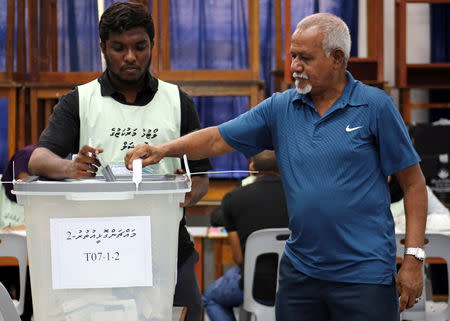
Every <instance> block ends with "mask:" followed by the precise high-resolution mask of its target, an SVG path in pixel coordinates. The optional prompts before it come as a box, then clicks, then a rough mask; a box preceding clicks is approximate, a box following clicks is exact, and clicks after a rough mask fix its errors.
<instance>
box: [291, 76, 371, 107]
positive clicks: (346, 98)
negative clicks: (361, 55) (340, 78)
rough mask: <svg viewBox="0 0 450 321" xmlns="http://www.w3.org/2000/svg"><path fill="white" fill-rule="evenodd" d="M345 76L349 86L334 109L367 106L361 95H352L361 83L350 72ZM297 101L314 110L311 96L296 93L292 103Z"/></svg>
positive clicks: (346, 86)
mask: <svg viewBox="0 0 450 321" xmlns="http://www.w3.org/2000/svg"><path fill="white" fill-rule="evenodd" d="M345 75H346V76H347V84H346V85H345V88H344V91H343V92H342V95H341V97H339V98H338V100H337V101H336V102H335V103H334V106H333V109H338V108H344V107H345V106H347V105H350V106H361V105H364V104H366V102H365V101H363V99H362V97H361V95H352V93H353V91H354V89H355V87H356V86H357V85H358V83H359V81H357V80H355V78H353V76H352V74H351V73H350V72H349V71H348V70H346V71H345ZM295 101H301V102H303V103H304V104H306V105H308V106H310V107H312V108H313V106H314V104H313V102H312V100H311V98H310V95H309V94H300V93H298V92H297V91H296V93H295V95H294V97H293V99H292V102H295Z"/></svg>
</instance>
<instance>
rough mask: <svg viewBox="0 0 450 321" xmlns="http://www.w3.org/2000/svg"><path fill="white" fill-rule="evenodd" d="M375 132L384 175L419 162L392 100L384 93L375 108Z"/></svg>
mask: <svg viewBox="0 0 450 321" xmlns="http://www.w3.org/2000/svg"><path fill="white" fill-rule="evenodd" d="M376 111H377V116H376V134H377V143H378V149H379V155H380V164H381V169H382V171H383V173H384V175H385V176H389V175H391V174H394V173H397V172H398V171H401V170H402V169H405V168H407V167H410V166H412V165H414V164H416V163H418V162H420V157H419V155H418V154H417V152H416V151H415V149H414V147H413V145H412V142H411V139H410V137H409V133H408V130H407V128H406V126H405V123H404V122H403V119H402V117H401V115H400V113H399V112H398V110H397V108H395V105H394V102H393V101H392V99H391V98H390V97H389V96H388V95H386V94H385V95H384V96H383V97H382V98H381V99H380V100H379V102H378V106H377V108H376Z"/></svg>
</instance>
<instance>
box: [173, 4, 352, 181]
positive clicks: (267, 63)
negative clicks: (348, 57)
mask: <svg viewBox="0 0 450 321" xmlns="http://www.w3.org/2000/svg"><path fill="white" fill-rule="evenodd" d="M259 4H260V56H261V66H260V70H261V75H260V77H261V79H263V80H264V81H265V84H266V86H267V88H268V93H269V94H271V93H273V79H272V76H271V74H270V70H273V69H275V57H274V38H275V31H274V30H275V28H274V25H275V22H274V16H275V14H274V4H273V1H270V0H260V2H259ZM291 6H292V11H291V13H292V18H291V19H292V21H293V23H292V31H293V30H294V29H295V26H296V24H297V22H298V21H300V20H301V19H302V18H303V17H305V16H307V15H309V14H312V13H315V12H331V13H334V14H336V15H338V16H340V17H342V18H343V20H344V21H346V23H347V24H348V25H349V28H350V30H351V35H352V41H353V46H352V48H353V49H352V52H351V54H352V55H354V56H356V55H357V51H356V50H357V47H358V45H357V39H358V29H357V26H358V6H357V2H356V5H355V3H354V1H352V0H304V1H292V4H291ZM170 8H171V17H170V30H171V34H170V37H171V38H170V40H171V45H172V47H171V57H170V59H171V68H173V69H247V68H248V63H249V62H248V12H247V8H248V6H247V1H245V0H221V1H214V0H210V1H201V0H192V1H183V0H171V1H170ZM194 101H195V103H196V106H197V110H198V112H199V115H200V119H201V121H202V125H203V126H204V127H207V126H212V125H218V124H220V123H222V122H224V121H227V120H229V119H232V118H234V117H236V116H237V115H239V114H241V113H243V112H245V111H247V110H248V107H249V100H248V98H247V97H245V98H242V97H206V98H194ZM212 162H213V166H214V170H229V169H247V167H248V165H247V164H248V162H247V160H246V159H245V158H244V156H243V155H242V154H240V153H238V152H234V153H231V154H229V155H224V156H219V157H214V158H213V159H212ZM243 176H245V174H230V175H214V176H213V177H227V178H242V177H243Z"/></svg>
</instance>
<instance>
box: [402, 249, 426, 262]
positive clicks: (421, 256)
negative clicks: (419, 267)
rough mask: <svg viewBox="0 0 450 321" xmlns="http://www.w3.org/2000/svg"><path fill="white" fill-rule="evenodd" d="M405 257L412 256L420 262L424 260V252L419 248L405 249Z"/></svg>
mask: <svg viewBox="0 0 450 321" xmlns="http://www.w3.org/2000/svg"><path fill="white" fill-rule="evenodd" d="M405 255H412V256H414V257H415V258H416V259H418V260H419V261H420V262H423V261H424V260H425V251H424V250H423V249H422V248H420V247H405Z"/></svg>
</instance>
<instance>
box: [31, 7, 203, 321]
mask: <svg viewBox="0 0 450 321" xmlns="http://www.w3.org/2000/svg"><path fill="white" fill-rule="evenodd" d="M99 33H100V39H101V43H100V46H101V49H102V52H103V54H104V57H105V60H106V63H107V69H106V71H105V72H104V73H103V74H102V75H101V76H100V77H99V78H98V79H96V80H94V81H91V82H89V83H87V84H84V85H81V86H78V87H76V88H74V89H73V90H72V91H70V92H69V93H68V94H66V95H64V96H62V97H61V99H60V101H59V102H58V104H57V105H56V106H55V108H54V111H53V114H52V116H51V117H50V122H49V125H48V127H47V128H46V129H45V130H44V132H43V133H42V135H41V137H40V139H39V143H38V147H37V148H36V150H35V151H34V152H33V154H32V156H31V159H30V163H29V169H30V171H31V173H32V174H35V175H40V176H45V177H48V178H52V179H63V178H76V179H80V178H83V177H90V176H95V175H96V173H95V172H96V171H97V169H96V167H95V166H92V164H96V165H99V162H98V160H97V158H96V157H95V155H97V154H99V153H102V157H103V159H104V160H105V161H107V162H108V163H123V162H124V156H125V154H126V153H127V151H129V150H130V149H132V148H134V147H135V146H137V145H138V144H149V145H154V144H158V143H163V142H166V141H170V140H172V139H175V138H177V137H180V136H183V135H184V134H187V133H189V132H192V131H194V130H197V129H199V128H200V121H199V118H198V115H197V112H196V109H195V106H194V103H193V101H192V99H191V98H190V97H189V96H188V95H187V94H186V93H184V92H182V91H181V90H180V89H179V88H178V87H177V86H175V85H172V84H169V83H166V82H164V81H161V80H159V79H156V78H154V77H152V75H151V74H150V73H149V71H148V69H149V66H150V62H151V57H152V54H151V52H152V48H153V38H154V35H155V30H154V25H153V20H152V17H151V15H150V14H149V13H148V12H147V11H146V9H145V8H144V7H143V6H141V5H138V4H133V3H124V2H117V3H114V4H113V5H111V6H110V7H109V8H108V9H106V10H105V12H104V13H103V15H102V18H101V20H100V24H99ZM94 146H95V147H94ZM70 153H73V154H76V155H77V157H76V158H75V159H73V160H67V159H65V157H66V156H67V155H68V154H70ZM189 167H190V169H191V171H193V172H197V171H202V172H203V171H207V170H209V169H211V164H210V162H209V160H208V159H203V160H199V161H190V162H189ZM181 168H182V164H181V162H180V159H179V158H170V159H167V161H164V162H161V163H160V165H158V167H154V168H153V171H154V173H173V172H174V171H175V170H177V169H181ZM207 190H208V177H207V176H206V175H203V176H201V175H198V176H197V175H196V176H194V177H193V178H192V191H191V192H190V193H188V194H187V195H186V199H185V201H184V203H183V204H182V205H183V206H189V205H193V204H195V203H196V202H197V201H199V200H200V199H201V198H202V197H203V195H204V194H205V193H206V192H207ZM185 224H186V222H185V219H184V217H183V219H182V220H181V222H180V227H179V244H178V276H177V285H176V289H175V296H174V305H182V306H186V307H187V319H186V320H193V321H200V320H201V313H202V309H201V295H200V290H199V287H198V283H197V279H196V275H195V270H194V266H195V263H196V262H197V260H198V253H197V252H196V251H195V250H194V247H193V244H192V242H191V240H190V237H189V234H188V232H187V230H186V226H185Z"/></svg>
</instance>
